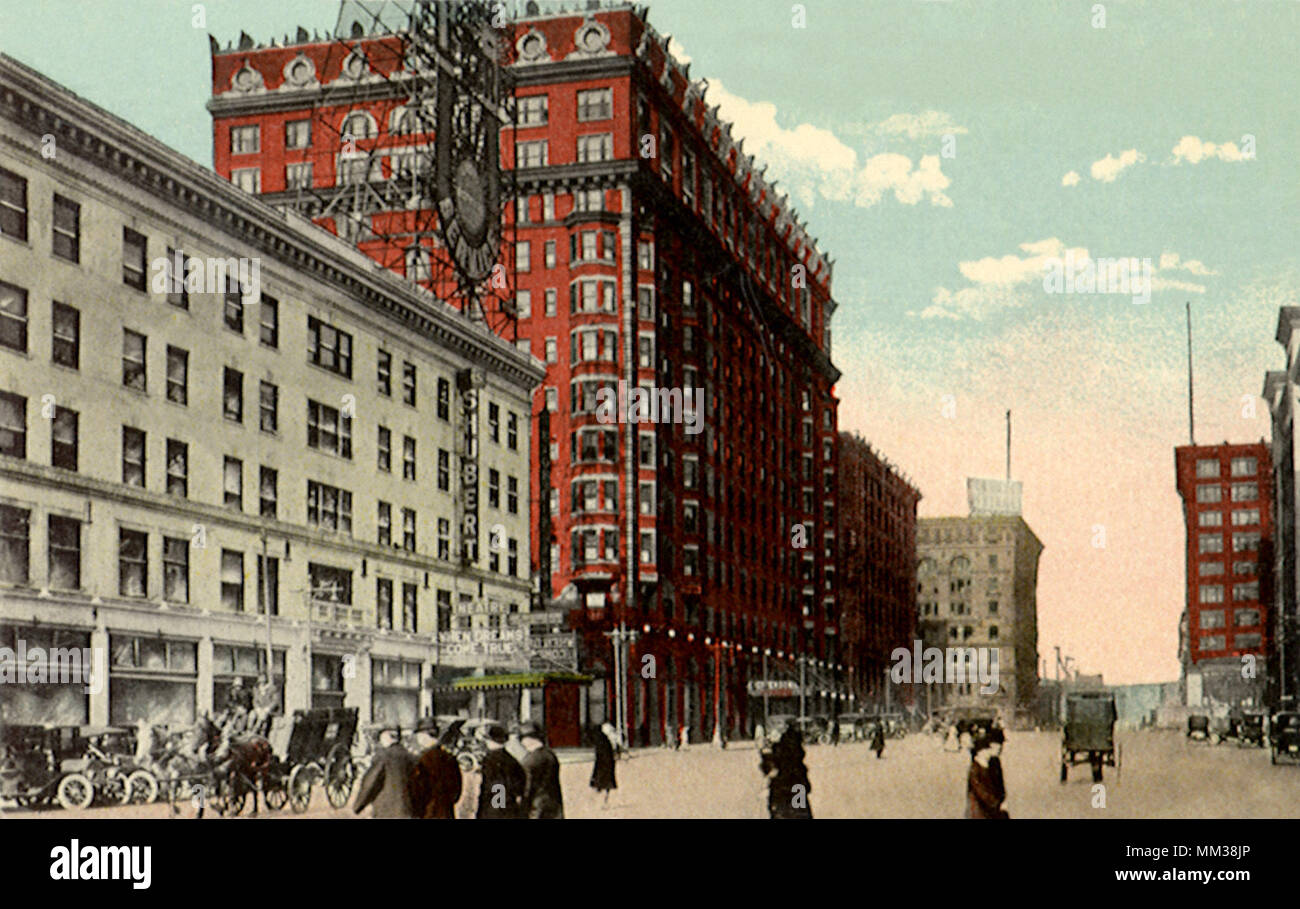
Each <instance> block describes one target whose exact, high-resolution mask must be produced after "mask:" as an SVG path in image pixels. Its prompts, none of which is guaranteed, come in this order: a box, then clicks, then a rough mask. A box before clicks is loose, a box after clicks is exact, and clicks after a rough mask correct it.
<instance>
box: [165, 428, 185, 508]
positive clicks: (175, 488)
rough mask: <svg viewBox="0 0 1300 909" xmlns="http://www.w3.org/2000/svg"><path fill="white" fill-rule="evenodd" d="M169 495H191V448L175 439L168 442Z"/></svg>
mask: <svg viewBox="0 0 1300 909" xmlns="http://www.w3.org/2000/svg"><path fill="white" fill-rule="evenodd" d="M167 494H168V495H173V496H180V497H181V498H182V499H183V498H185V497H186V496H187V495H189V446H188V445H186V444H185V443H184V442H177V441H176V440H175V439H168V440H167Z"/></svg>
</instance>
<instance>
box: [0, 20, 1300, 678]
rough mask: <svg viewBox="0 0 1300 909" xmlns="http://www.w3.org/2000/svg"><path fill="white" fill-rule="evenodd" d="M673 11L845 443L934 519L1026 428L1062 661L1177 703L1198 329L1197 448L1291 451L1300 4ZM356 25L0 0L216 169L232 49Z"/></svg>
mask: <svg viewBox="0 0 1300 909" xmlns="http://www.w3.org/2000/svg"><path fill="white" fill-rule="evenodd" d="M649 7H650V21H651V23H652V24H653V25H654V26H655V28H656V29H657V30H658V31H659V32H660V34H662V35H671V36H672V38H673V48H674V50H675V51H676V52H677V54H678V56H679V58H680V59H682V60H683V61H687V60H689V61H690V73H691V76H692V77H694V78H701V77H703V78H706V79H707V80H708V82H709V88H708V92H707V94H706V99H707V100H708V101H709V102H710V103H713V104H718V105H719V106H720V111H721V114H722V116H723V117H724V118H726V119H730V120H731V121H733V122H734V124H735V129H734V134H735V135H737V136H741V137H745V140H746V141H745V150H746V152H748V153H752V154H754V155H755V158H756V161H761V162H767V164H768V170H767V173H766V177H767V178H768V179H769V180H772V179H775V180H776V181H777V184H778V188H779V189H781V190H783V191H785V192H787V193H788V194H789V196H790V199H791V201H792V203H793V204H794V206H795V208H796V209H797V211H798V212H799V214H800V215H801V217H802V218H803V220H804V221H806V222H807V224H808V225H809V230H810V232H811V233H812V234H813V235H814V236H815V237H817V238H818V240H819V247H820V248H821V249H822V250H824V251H826V252H828V253H829V254H830V256H831V257H832V259H833V260H834V262H835V271H834V286H833V293H834V296H835V299H836V300H837V301H838V304H839V308H838V311H837V312H836V315H835V320H834V323H833V329H834V360H835V363H836V365H837V366H838V367H839V368H840V369H841V370H842V371H843V373H844V375H843V378H842V379H841V381H840V383H839V384H838V386H837V388H836V392H837V394H838V396H839V398H840V400H841V404H840V427H841V428H842V429H846V430H852V431H856V432H859V433H861V434H862V435H863V436H864V437H865V438H866V439H867V440H869V441H870V442H872V444H873V445H874V446H875V447H876V448H877V449H878V450H880V451H881V452H883V453H884V454H885V455H887V456H888V457H889V458H890V460H891V461H893V462H894V463H895V464H898V465H899V466H900V467H901V468H902V469H904V470H905V472H906V473H907V474H908V475H909V476H910V478H911V479H912V480H913V482H915V483H916V485H917V486H918V487H919V488H920V489H921V492H922V494H923V496H924V498H923V499H922V502H921V506H920V513H921V515H922V516H940V515H954V514H965V513H966V499H965V478H966V477H968V476H986V477H997V476H1001V475H1002V473H1003V471H1004V469H1005V467H1004V465H1005V449H1004V446H1005V424H1004V417H1003V414H1004V412H1005V411H1006V410H1008V409H1010V410H1011V411H1012V412H1013V445H1012V473H1013V475H1014V477H1015V478H1016V479H1018V480H1020V481H1022V482H1023V484H1024V516H1025V519H1026V520H1027V521H1028V522H1029V524H1030V526H1031V527H1033V529H1034V531H1035V532H1036V533H1037V535H1038V536H1039V538H1040V539H1041V540H1042V541H1043V543H1044V545H1045V549H1044V552H1043V555H1042V560H1041V562H1040V569H1039V585H1038V617H1039V652H1040V654H1042V655H1044V656H1045V657H1048V658H1049V660H1050V657H1051V654H1052V651H1053V648H1054V647H1057V646H1059V647H1060V648H1061V650H1062V652H1063V653H1065V654H1068V655H1070V656H1072V657H1073V658H1074V659H1075V661H1076V664H1077V665H1078V666H1079V667H1080V668H1081V670H1082V671H1084V672H1091V673H1096V672H1101V673H1103V674H1104V675H1105V678H1106V680H1107V681H1108V682H1110V683H1131V682H1148V681H1166V680H1172V679H1176V678H1177V676H1178V662H1177V646H1178V619H1179V615H1180V614H1181V612H1182V609H1183V602H1184V597H1185V589H1184V588H1185V584H1184V557H1183V541H1184V531H1183V524H1182V512H1181V506H1180V503H1179V499H1178V494H1177V492H1176V490H1175V487H1174V455H1173V448H1174V446H1176V445H1182V444H1186V443H1187V441H1188V425H1187V361H1186V323H1185V319H1186V314H1185V309H1184V307H1185V305H1186V304H1187V303H1188V302H1190V304H1191V312H1192V322H1193V334H1194V341H1195V384H1196V440H1197V441H1198V442H1199V443H1202V444H1212V443H1217V442H1222V441H1234V442H1237V441H1256V440H1259V439H1267V438H1268V435H1269V427H1268V411H1267V407H1266V406H1265V405H1264V403H1263V401H1262V400H1261V399H1260V398H1259V397H1258V394H1259V392H1260V389H1261V387H1262V385H1263V378H1264V372H1265V371H1266V370H1268V369H1279V368H1282V366H1283V365H1284V355H1283V352H1282V350H1281V348H1280V347H1279V346H1278V345H1277V344H1276V342H1275V341H1274V340H1273V336H1274V331H1275V328H1276V324H1277V312H1278V307H1279V306H1284V305H1290V306H1294V305H1297V300H1296V287H1297V280H1298V279H1300V248H1298V247H1297V244H1296V239H1297V237H1300V231H1298V230H1297V227H1298V225H1297V218H1298V217H1300V215H1298V213H1300V204H1297V203H1300V180H1298V179H1297V163H1298V162H1297V155H1298V150H1300V118H1297V117H1295V116H1294V112H1295V106H1294V96H1295V92H1296V90H1297V86H1300V62H1298V57H1297V55H1296V53H1295V51H1294V41H1295V36H1296V35H1297V34H1300V3H1292V2H1283V0H1217V2H1209V0H1191V2H1188V0H1170V2H1165V0H1128V2H1120V0H1111V2H1105V3H1096V2H1075V0H984V2H978V3H976V2H968V0H814V2H808V3H804V4H792V3H788V2H776V0H745V2H743V3H742V2H739V0H736V2H727V3H724V2H718V0H651V2H650V3H649ZM337 10H338V6H337V3H336V2H334V0H276V2H275V3H268V2H266V0H207V2H204V3H194V2H191V0H101V2H99V3H94V4H91V3H85V2H73V0H42V2H41V3H39V4H34V3H19V2H17V0H0V50H3V51H4V52H5V53H7V54H9V55H10V56H13V57H16V58H17V59H19V60H21V61H23V62H24V63H27V64H29V65H31V66H33V67H35V68H36V69H38V70H40V71H42V72H44V73H45V74H46V75H48V76H50V77H51V78H53V79H55V80H57V81H59V82H61V83H63V84H64V85H66V86H67V87H68V88H70V89H71V90H73V91H75V92H77V93H78V94H81V95H83V96H84V97H86V98H87V99H89V100H90V101H92V102H94V103H96V104H99V105H101V106H102V107H105V108H106V109H108V110H110V111H112V112H113V113H115V114H117V115H119V116H121V117H123V118H125V119H127V120H129V121H130V122H132V123H133V124H135V125H136V126H138V127H140V128H142V129H144V130H145V131H147V132H149V133H151V134H152V135H154V136H156V137H157V138H159V139H160V140H161V141H163V142H165V143H166V144H168V145H170V146H172V147H173V148H176V149H178V150H179V151H181V152H183V153H184V154H186V155H189V156H190V157H192V158H194V159H195V160H197V161H199V162H200V163H203V164H207V165H211V162H212V134H211V128H210V120H209V116H208V113H207V111H206V109H205V108H204V102H205V101H206V100H207V99H208V97H209V90H210V64H209V57H208V38H207V35H208V34H209V33H211V34H212V35H214V36H215V37H217V38H218V40H219V41H220V42H221V43H222V45H225V44H226V43H228V42H229V41H231V40H234V39H236V38H238V35H239V33H240V32H241V31H245V32H247V33H248V34H249V35H251V36H253V37H254V38H255V39H257V40H259V41H265V40H266V39H268V38H270V37H271V36H276V37H279V36H282V35H285V34H292V33H293V31H294V29H295V28H296V27H297V26H298V25H302V26H304V27H306V28H307V29H308V30H313V29H316V30H319V31H321V32H322V33H323V32H325V31H327V30H329V29H331V28H332V27H333V25H334V22H335V18H336V15H337ZM33 36H40V37H39V39H36V38H34V37H33ZM1067 255H1068V256H1069V257H1071V259H1072V261H1074V262H1075V263H1076V264H1078V265H1080V266H1081V267H1083V266H1086V265H1087V264H1088V263H1089V262H1090V261H1091V262H1095V261H1096V260H1099V259H1136V260H1138V262H1139V263H1141V262H1143V261H1144V260H1149V262H1150V266H1151V273H1150V286H1151V292H1150V298H1149V300H1148V301H1146V302H1137V301H1135V299H1134V294H1133V293H1131V292H1130V293H1126V294H1119V293H1109V294H1098V293H1081V292H1075V293H1060V292H1049V291H1048V289H1047V288H1046V287H1045V285H1044V274H1045V268H1046V267H1048V266H1049V265H1050V263H1051V262H1052V261H1053V260H1056V259H1063V258H1065V257H1066V256H1067ZM1130 290H1131V288H1130ZM1138 296H1139V298H1140V296H1141V295H1138ZM1049 670H1050V663H1049Z"/></svg>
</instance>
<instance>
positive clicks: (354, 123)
mask: <svg viewBox="0 0 1300 909" xmlns="http://www.w3.org/2000/svg"><path fill="white" fill-rule="evenodd" d="M378 132H379V129H378V127H376V126H375V118H374V117H372V116H370V114H368V113H366V112H365V111H360V110H357V111H353V112H352V113H350V114H348V115H347V116H346V117H344V118H343V123H342V125H341V126H340V127H339V136H340V139H341V141H343V142H345V143H346V142H348V141H349V140H352V141H355V140H357V139H373V138H374V137H375V136H376V135H377V134H378Z"/></svg>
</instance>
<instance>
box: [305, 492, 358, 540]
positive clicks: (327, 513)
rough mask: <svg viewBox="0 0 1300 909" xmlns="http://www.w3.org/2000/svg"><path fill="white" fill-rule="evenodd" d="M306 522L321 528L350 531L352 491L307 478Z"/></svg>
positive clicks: (348, 532)
mask: <svg viewBox="0 0 1300 909" xmlns="http://www.w3.org/2000/svg"><path fill="white" fill-rule="evenodd" d="M307 523H308V524H311V525H312V526H313V527H320V528H321V529H323V530H339V531H342V532H343V533H347V534H350V533H352V493H350V492H348V491H347V490H346V489H337V488H335V487H333V486H327V485H325V484H324V483H317V482H316V481H314V480H308V481H307Z"/></svg>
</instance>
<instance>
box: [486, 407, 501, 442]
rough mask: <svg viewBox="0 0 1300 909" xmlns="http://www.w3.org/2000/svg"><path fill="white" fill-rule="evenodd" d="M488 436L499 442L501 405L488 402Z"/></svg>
mask: <svg viewBox="0 0 1300 909" xmlns="http://www.w3.org/2000/svg"><path fill="white" fill-rule="evenodd" d="M488 436H489V437H490V438H491V439H492V441H493V442H496V443H497V444H498V445H500V444H501V407H500V405H498V404H496V403H489V404H488Z"/></svg>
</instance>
